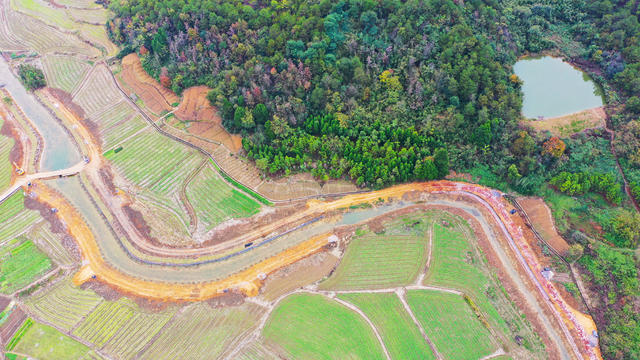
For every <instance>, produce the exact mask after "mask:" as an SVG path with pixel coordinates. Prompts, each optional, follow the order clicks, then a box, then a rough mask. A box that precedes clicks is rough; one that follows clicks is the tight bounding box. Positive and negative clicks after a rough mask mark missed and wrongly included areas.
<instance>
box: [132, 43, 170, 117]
mask: <svg viewBox="0 0 640 360" xmlns="http://www.w3.org/2000/svg"><path fill="white" fill-rule="evenodd" d="M122 80H123V81H124V83H125V85H126V86H127V87H129V88H130V89H131V90H132V91H133V92H134V93H135V94H136V95H138V96H139V97H140V98H141V99H142V101H144V105H145V106H146V107H147V108H149V110H151V111H153V112H154V113H156V114H160V113H161V112H162V111H163V110H166V111H171V109H173V107H172V106H171V104H174V103H177V102H179V101H180V98H178V95H176V94H174V93H173V91H171V90H169V89H167V88H165V87H164V86H162V85H160V83H158V82H157V81H156V80H155V79H154V78H152V77H151V76H149V74H147V72H146V71H144V69H143V68H142V64H141V63H140V58H139V57H138V55H137V54H135V53H133V54H129V55H127V56H125V57H124V58H123V59H122Z"/></svg>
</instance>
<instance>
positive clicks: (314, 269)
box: [262, 252, 340, 301]
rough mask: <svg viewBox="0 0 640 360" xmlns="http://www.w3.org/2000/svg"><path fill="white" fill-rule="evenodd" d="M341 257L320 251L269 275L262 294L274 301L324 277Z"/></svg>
mask: <svg viewBox="0 0 640 360" xmlns="http://www.w3.org/2000/svg"><path fill="white" fill-rule="evenodd" d="M339 260H340V259H339V258H337V257H336V256H334V255H332V254H330V253H328V252H319V253H317V254H314V255H311V256H309V257H307V258H304V259H302V260H300V261H298V262H295V263H293V264H291V265H290V266H287V267H285V268H282V269H280V270H278V271H276V272H275V273H273V274H271V275H269V277H268V278H267V280H266V281H265V284H264V286H263V287H262V296H263V297H264V298H265V299H266V300H268V301H272V300H275V299H277V298H278V297H280V296H281V295H284V294H287V293H289V292H291V291H294V290H295V289H298V288H301V287H303V286H305V285H309V284H313V283H314V282H316V281H319V280H322V279H324V278H325V277H326V276H329V274H330V273H331V272H332V271H333V269H334V268H335V267H336V266H337V265H338V261H339Z"/></svg>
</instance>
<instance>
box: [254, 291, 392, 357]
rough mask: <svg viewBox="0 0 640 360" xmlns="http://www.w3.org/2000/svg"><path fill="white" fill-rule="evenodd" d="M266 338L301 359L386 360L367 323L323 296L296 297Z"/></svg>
mask: <svg viewBox="0 0 640 360" xmlns="http://www.w3.org/2000/svg"><path fill="white" fill-rule="evenodd" d="M263 335H264V337H265V338H266V339H267V341H269V342H270V343H273V344H275V345H277V346H278V347H280V348H281V349H283V350H284V351H285V352H286V357H291V358H297V359H309V358H314V359H337V358H355V359H384V353H383V350H382V348H381V346H380V344H379V343H378V340H377V338H376V336H375V334H374V332H373V330H372V329H371V327H370V326H369V324H367V322H366V321H365V320H364V319H362V318H361V317H360V315H358V314H357V313H356V312H353V311H352V310H350V309H348V308H346V307H344V306H343V305H340V304H339V303H337V302H334V301H332V300H329V299H327V298H325V297H323V296H322V295H311V294H294V295H291V296H289V297H287V298H286V299H284V300H282V302H280V304H278V306H277V307H276V308H275V309H274V310H273V312H272V313H271V317H270V318H269V320H268V322H267V325H266V327H265V328H264V331H263Z"/></svg>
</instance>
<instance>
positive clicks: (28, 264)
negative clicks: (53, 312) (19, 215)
mask: <svg viewBox="0 0 640 360" xmlns="http://www.w3.org/2000/svg"><path fill="white" fill-rule="evenodd" d="M11 245H13V244H11ZM11 245H9V246H5V247H4V248H0V259H1V262H0V292H2V293H5V294H8V293H11V292H13V291H16V290H18V289H20V288H22V287H24V286H26V285H28V284H29V283H31V282H32V281H33V280H35V279H37V278H38V276H40V275H42V274H44V273H45V272H46V271H47V270H49V269H50V268H51V260H49V258H48V257H47V256H46V255H45V254H44V253H43V252H42V251H40V250H39V249H38V248H37V247H36V246H35V245H34V244H33V242H31V241H30V240H24V241H23V242H22V243H20V244H19V245H18V246H15V247H10V246H11Z"/></svg>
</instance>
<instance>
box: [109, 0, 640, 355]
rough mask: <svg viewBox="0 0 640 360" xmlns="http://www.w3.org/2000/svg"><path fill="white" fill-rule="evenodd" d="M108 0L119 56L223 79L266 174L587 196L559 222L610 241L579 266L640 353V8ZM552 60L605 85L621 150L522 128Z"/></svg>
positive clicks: (226, 113) (227, 116) (612, 345)
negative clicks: (530, 85) (538, 58)
mask: <svg viewBox="0 0 640 360" xmlns="http://www.w3.org/2000/svg"><path fill="white" fill-rule="evenodd" d="M109 6H110V8H111V9H112V10H113V11H114V13H115V14H116V16H115V18H114V19H112V20H110V21H109V23H108V31H109V34H110V36H111V37H112V39H113V40H114V41H115V42H117V43H118V44H120V45H121V47H122V51H121V53H120V56H124V55H126V54H127V53H130V52H134V51H135V52H137V53H138V54H139V55H140V56H141V59H142V62H143V66H144V68H145V69H146V70H147V72H149V73H150V74H151V75H152V76H154V77H155V78H157V79H158V80H159V81H160V82H161V83H162V84H163V85H164V86H166V87H169V88H171V89H172V90H174V91H175V92H176V93H180V92H181V91H183V90H184V89H186V88H188V87H191V86H194V85H206V86H208V87H209V88H211V91H210V93H209V96H208V98H209V100H210V102H211V103H212V104H213V105H215V106H216V107H217V108H218V109H219V111H220V115H221V116H222V119H223V124H224V126H225V127H226V128H227V129H228V130H229V131H231V132H234V133H239V134H241V135H242V136H243V147H244V150H245V151H246V154H247V156H248V157H249V158H250V159H252V160H254V161H255V163H256V165H257V167H258V168H259V169H260V170H261V171H263V173H264V174H265V175H268V176H287V175H289V174H292V173H296V172H311V173H312V174H313V175H314V176H315V177H316V178H318V179H319V180H321V181H323V180H328V179H330V178H345V179H350V180H352V181H354V182H355V183H356V184H358V185H359V186H363V187H364V186H366V187H372V188H380V187H384V186H387V185H390V184H394V183H398V182H407V181H413V180H430V179H438V178H442V177H444V176H445V175H447V174H448V173H449V170H450V169H451V170H455V171H456V172H466V173H470V174H471V175H472V176H473V177H474V179H478V181H479V182H481V183H483V184H486V185H489V186H493V187H497V188H500V189H503V190H514V191H516V192H518V193H521V194H525V195H542V196H544V197H545V199H547V200H548V201H550V203H551V205H552V209H553V210H554V216H555V215H557V214H562V213H563V212H562V211H561V210H562V209H560V208H561V205H563V204H567V203H571V202H572V201H573V203H576V201H574V200H572V199H575V198H576V197H579V198H580V199H581V200H579V201H577V203H578V204H577V205H575V208H574V209H568V210H566V209H565V210H566V211H564V215H558V216H557V218H556V221H559V222H560V224H561V225H562V223H563V222H566V226H564V225H563V226H559V230H561V231H562V232H563V233H564V235H565V236H566V237H568V238H571V239H574V241H576V242H579V241H578V240H575V239H582V240H584V239H585V238H589V239H595V240H593V241H588V242H585V243H584V245H585V251H584V256H583V257H582V258H581V259H580V260H578V262H577V264H578V265H579V266H581V267H582V269H583V270H584V272H585V274H587V276H588V277H589V279H590V280H591V282H592V285H593V288H594V290H595V291H596V292H597V293H598V294H601V295H602V299H600V300H599V305H598V307H597V309H596V314H595V315H594V317H595V318H596V321H597V322H598V325H599V328H600V329H601V332H602V334H601V338H600V339H601V345H602V349H603V352H604V354H605V357H606V358H609V359H637V358H640V315H638V313H640V309H637V308H635V307H637V305H634V304H637V303H639V302H638V299H640V286H639V285H638V281H637V278H638V274H637V266H636V262H637V259H636V258H635V257H634V255H633V253H632V252H630V251H629V248H635V247H637V244H638V240H639V239H640V231H638V230H637V229H639V228H640V215H638V213H637V212H636V211H635V209H634V208H633V205H632V203H631V200H632V199H631V198H629V197H628V196H627V194H626V192H625V188H624V181H623V177H622V174H624V176H625V178H626V179H627V180H628V183H629V193H631V194H632V198H633V197H635V199H636V200H640V121H638V116H639V115H640V98H639V97H638V95H640V73H639V72H640V44H638V39H639V38H640V37H639V34H638V32H639V31H640V24H638V6H637V2H636V1H625V0H621V1H617V2H611V1H609V0H602V1H587V0H505V1H497V0H471V1H452V0H421V1H418V0H409V1H398V0H376V1H374V0H342V1H330V0H314V1H302V0H272V1H266V0H264V1H263V0H252V1H239V0H190V1H185V0H161V1H157V0H112V1H111V2H110V5H109ZM539 53H551V54H554V55H558V56H563V57H565V58H567V59H569V60H570V61H571V62H572V63H574V64H576V65H579V66H580V67H582V68H583V69H584V70H586V71H587V72H589V74H590V75H591V76H592V77H593V78H594V79H595V80H596V81H597V82H598V83H599V84H600V85H601V86H602V87H603V89H604V92H605V98H606V103H607V112H608V115H609V119H608V127H609V128H611V129H614V130H615V132H616V137H615V140H614V141H613V147H610V135H609V133H608V132H607V131H605V130H596V131H592V132H589V133H585V134H580V135H577V136H572V137H570V138H563V139H560V138H557V137H552V136H551V135H550V134H545V133H536V132H535V131H533V130H532V129H530V128H528V127H526V126H524V125H522V124H521V123H520V120H521V115H520V109H521V105H522V94H521V91H520V87H521V81H520V79H519V78H518V77H517V76H515V75H514V74H513V64H514V63H515V62H516V60H517V59H518V57H520V56H522V55H526V54H539ZM611 148H612V149H613V151H614V154H612V153H611V150H610V149H611ZM614 155H615V156H614ZM618 162H619V164H620V168H621V170H622V172H620V171H618V165H617V163H618ZM560 200H562V201H564V203H561V202H560ZM576 209H577V210H576ZM578 215H579V216H581V217H583V218H580V219H578V218H577V216H578ZM583 224H586V225H588V226H584V225H583ZM593 224H596V225H597V226H595V225H593ZM582 240H581V241H582ZM594 241H595V242H594Z"/></svg>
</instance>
